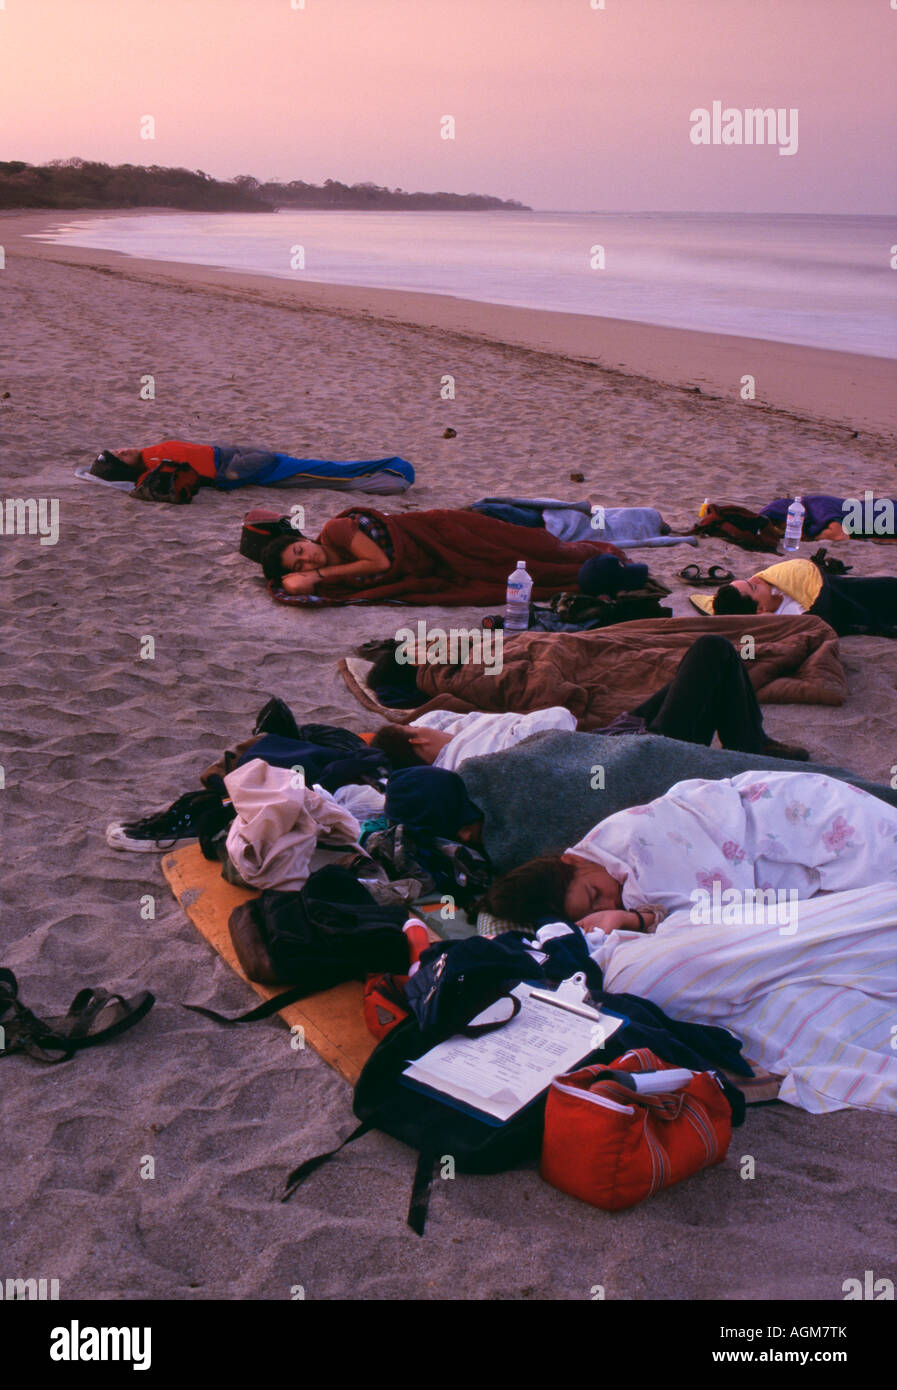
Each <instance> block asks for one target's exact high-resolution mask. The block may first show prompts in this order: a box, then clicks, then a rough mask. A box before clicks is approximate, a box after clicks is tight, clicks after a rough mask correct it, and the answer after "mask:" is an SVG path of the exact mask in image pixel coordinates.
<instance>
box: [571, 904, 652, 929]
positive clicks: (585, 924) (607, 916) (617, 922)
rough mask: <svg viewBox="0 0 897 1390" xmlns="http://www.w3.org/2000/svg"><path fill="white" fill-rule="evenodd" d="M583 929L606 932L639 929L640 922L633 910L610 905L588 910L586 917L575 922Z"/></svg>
mask: <svg viewBox="0 0 897 1390" xmlns="http://www.w3.org/2000/svg"><path fill="white" fill-rule="evenodd" d="M576 925H577V926H578V927H581V928H582V930H583V931H585V932H590V931H603V932H607V933H608V934H609V933H610V932H612V931H641V929H642V928H641V924H640V922H639V919H638V918H637V917H636V915H635V913H634V912H626V911H625V909H624V908H621V907H612V908H604V909H603V910H602V911H601V912H590V913H589V915H588V917H583V918H581V919H580V921H578V922H577V923H576Z"/></svg>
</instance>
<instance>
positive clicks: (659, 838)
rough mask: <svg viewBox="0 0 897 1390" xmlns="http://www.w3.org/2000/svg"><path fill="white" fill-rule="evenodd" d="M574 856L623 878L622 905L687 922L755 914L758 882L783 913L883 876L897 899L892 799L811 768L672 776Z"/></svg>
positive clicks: (594, 833) (896, 816) (896, 819)
mask: <svg viewBox="0 0 897 1390" xmlns="http://www.w3.org/2000/svg"><path fill="white" fill-rule="evenodd" d="M572 853H574V854H579V855H582V856H583V857H584V858H586V859H590V860H592V861H593V862H594V863H596V864H601V865H602V866H603V867H604V868H605V869H607V871H608V873H610V874H612V875H613V877H614V878H615V879H616V880H617V881H618V882H619V883H622V885H623V905H624V907H627V908H642V907H650V906H659V907H662V908H663V909H664V910H665V911H666V912H667V913H681V912H682V910H683V909H688V911H686V913H685V917H684V922H685V925H690V924H697V925H700V924H701V923H702V922H705V923H706V922H709V921H714V920H715V921H717V922H718V923H719V924H720V925H735V924H737V923H738V922H739V921H744V922H748V923H750V922H751V921H756V920H758V918H757V915H755V914H754V913H753V911H751V912H750V915H748V910H749V909H753V906H754V902H756V899H757V897H758V890H759V892H760V893H762V894H769V898H770V899H772V898H773V897H776V898H778V897H779V895H781V898H782V899H783V900H784V902H783V904H782V905H783V906H786V907H788V908H789V909H790V908H791V905H792V903H795V904H796V903H797V902H800V903H801V904H802V903H803V902H804V901H805V900H806V899H808V898H812V897H813V895H814V894H815V893H818V892H820V891H823V892H842V891H844V890H848V889H858V888H864V887H866V886H867V885H868V884H870V883H885V882H888V881H890V882H891V884H892V885H893V889H892V891H893V895H894V898H895V900H897V807H894V806H889V805H888V804H887V803H885V802H882V801H879V800H878V799H877V798H876V797H873V796H870V795H869V794H868V793H867V792H863V791H860V790H859V789H858V788H857V787H853V786H851V785H850V784H849V783H847V782H839V781H836V780H835V779H834V778H831V777H824V776H821V775H820V774H818V773H811V772H755V771H752V772H742V773H739V774H738V776H737V777H726V778H723V779H721V780H720V781H703V780H697V779H696V780H694V781H688V782H677V783H676V784H675V786H673V787H671V788H670V790H669V791H668V792H667V793H666V794H665V795H664V796H661V797H658V798H657V799H656V800H655V801H651V802H649V803H648V804H647V805H646V806H633V807H632V808H631V809H630V810H627V811H619V812H617V814H616V815H613V816H608V818H607V819H606V820H604V821H602V822H601V823H600V824H599V825H596V827H595V829H594V830H591V831H590V832H589V834H588V835H587V836H586V837H585V839H583V840H580V842H579V843H578V844H577V845H574V846H573V848H572ZM792 916H793V918H794V921H792V920H791V917H792ZM796 918H797V913H796V911H795V912H791V913H789V919H788V920H787V922H783V921H781V920H779V925H780V926H785V927H787V928H788V929H791V928H792V927H793V926H794V924H795V922H796ZM761 920H762V918H761Z"/></svg>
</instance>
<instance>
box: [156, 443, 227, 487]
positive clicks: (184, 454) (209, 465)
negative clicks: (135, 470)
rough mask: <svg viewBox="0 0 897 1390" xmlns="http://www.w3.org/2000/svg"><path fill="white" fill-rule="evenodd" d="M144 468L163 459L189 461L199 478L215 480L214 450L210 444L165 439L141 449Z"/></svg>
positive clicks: (179, 461)
mask: <svg viewBox="0 0 897 1390" xmlns="http://www.w3.org/2000/svg"><path fill="white" fill-rule="evenodd" d="M140 454H141V457H142V459H143V462H144V466H145V468H146V469H150V468H156V467H158V465H159V464H160V463H162V462H163V460H165V459H170V461H171V462H172V463H189V465H190V467H191V468H194V469H195V470H196V472H197V473H198V474H199V476H200V477H201V478H208V479H210V480H211V481H212V482H214V480H215V450H214V448H213V447H212V445H211V444H188V443H187V442H186V440H183V439H165V440H163V441H162V443H161V444H150V445H149V446H148V447H147V448H146V449H141V451H140Z"/></svg>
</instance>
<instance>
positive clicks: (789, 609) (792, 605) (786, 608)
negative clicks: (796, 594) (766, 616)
mask: <svg viewBox="0 0 897 1390" xmlns="http://www.w3.org/2000/svg"><path fill="white" fill-rule="evenodd" d="M769 587H770V588H771V589H772V592H773V594H774V595H775V596H776V598H779V599H781V600H782V601H781V603H780V604H779V606H778V608H777V609H776V610H775V611H776V613H777V614H778V616H779V617H780V618H783V617H786V616H788V615H790V614H791V613H806V611H807V610H806V608H804V606H803V604H802V603H798V601H797V599H796V598H787V597H786V596H785V594H783V593H782V591H781V589H776V588H774V587H773V585H772V584H770V586H769Z"/></svg>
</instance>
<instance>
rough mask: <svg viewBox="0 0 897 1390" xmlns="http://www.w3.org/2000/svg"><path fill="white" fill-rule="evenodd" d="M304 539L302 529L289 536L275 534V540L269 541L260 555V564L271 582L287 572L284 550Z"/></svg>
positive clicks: (275, 581) (276, 580)
mask: <svg viewBox="0 0 897 1390" xmlns="http://www.w3.org/2000/svg"><path fill="white" fill-rule="evenodd" d="M304 540H305V537H304V536H303V534H302V532H301V531H293V532H292V533H291V534H290V535H288V536H275V537H274V539H273V541H269V542H268V544H267V545H266V546H265V548H264V550H263V551H262V553H261V555H260V556H259V564H260V565H261V567H262V573H263V574H264V576H265V578H266V579H267V580H268V581H269V582H270V581H271V580H273V581H274V583H277V582H278V581H279V580H281V579H282V578H283V576H284V575H285V574H286V570H285V569H284V565H283V552H284V551H285V550H286V548H287V546H288V545H292V544H293V542H294V541H304Z"/></svg>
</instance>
